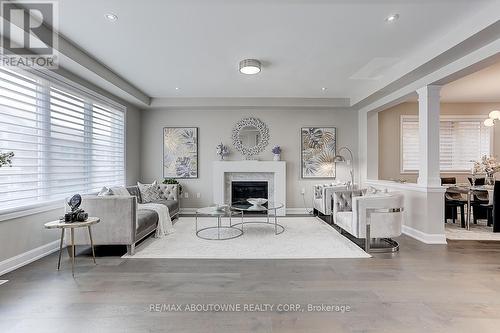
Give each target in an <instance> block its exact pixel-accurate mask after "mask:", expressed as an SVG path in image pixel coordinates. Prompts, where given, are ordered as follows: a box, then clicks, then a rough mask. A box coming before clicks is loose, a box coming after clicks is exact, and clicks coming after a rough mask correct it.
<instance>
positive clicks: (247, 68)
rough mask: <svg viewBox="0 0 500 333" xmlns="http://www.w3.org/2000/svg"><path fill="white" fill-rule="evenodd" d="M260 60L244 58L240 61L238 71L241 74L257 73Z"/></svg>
mask: <svg viewBox="0 0 500 333" xmlns="http://www.w3.org/2000/svg"><path fill="white" fill-rule="evenodd" d="M260 66H261V65H260V61H258V60H256V59H245V60H242V61H240V73H242V74H248V75H252V74H257V73H259V72H260Z"/></svg>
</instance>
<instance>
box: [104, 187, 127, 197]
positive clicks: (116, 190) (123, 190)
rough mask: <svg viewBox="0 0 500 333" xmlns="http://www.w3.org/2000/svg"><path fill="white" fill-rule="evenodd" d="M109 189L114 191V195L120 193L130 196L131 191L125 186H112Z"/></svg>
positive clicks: (123, 195)
mask: <svg viewBox="0 0 500 333" xmlns="http://www.w3.org/2000/svg"><path fill="white" fill-rule="evenodd" d="M109 189H110V190H111V191H113V195H119V196H122V197H129V196H130V193H128V191H127V189H126V188H125V186H117V187H110V188H109Z"/></svg>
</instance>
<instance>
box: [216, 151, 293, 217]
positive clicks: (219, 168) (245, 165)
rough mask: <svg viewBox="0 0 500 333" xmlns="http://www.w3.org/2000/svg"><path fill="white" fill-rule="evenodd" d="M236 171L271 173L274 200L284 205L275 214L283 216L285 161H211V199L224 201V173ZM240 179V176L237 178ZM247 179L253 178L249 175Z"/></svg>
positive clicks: (241, 172) (238, 172)
mask: <svg viewBox="0 0 500 333" xmlns="http://www.w3.org/2000/svg"><path fill="white" fill-rule="evenodd" d="M228 173H236V174H245V173H249V174H251V173H254V174H255V173H268V174H269V173H271V174H273V175H274V177H273V191H274V192H273V198H274V201H276V202H279V203H283V204H284V205H285V206H284V207H283V208H281V209H279V210H278V212H277V214H278V215H280V216H284V215H285V212H286V162H285V161H215V162H213V201H214V203H223V202H224V201H225V191H226V186H225V183H226V174H228ZM239 179H240V180H241V179H242V178H239ZM249 179H254V178H253V177H249Z"/></svg>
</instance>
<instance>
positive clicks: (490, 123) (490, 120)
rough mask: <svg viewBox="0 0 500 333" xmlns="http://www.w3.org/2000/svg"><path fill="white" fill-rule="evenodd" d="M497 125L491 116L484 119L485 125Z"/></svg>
mask: <svg viewBox="0 0 500 333" xmlns="http://www.w3.org/2000/svg"><path fill="white" fill-rule="evenodd" d="M493 125H495V121H494V120H493V119H491V118H488V119H486V120H485V121H484V126H487V127H491V126H493Z"/></svg>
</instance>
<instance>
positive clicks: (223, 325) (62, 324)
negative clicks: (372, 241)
mask: <svg viewBox="0 0 500 333" xmlns="http://www.w3.org/2000/svg"><path fill="white" fill-rule="evenodd" d="M399 242H400V244H401V251H400V252H399V253H398V254H395V255H393V256H392V255H376V257H374V258H371V259H330V260H322V259H320V260H318V259H316V260H309V259H307V260H306V259H305V260H172V259H121V258H120V257H119V256H102V254H101V256H100V257H98V261H97V263H98V265H97V266H94V265H93V263H92V260H91V259H90V257H88V256H86V255H80V256H78V257H77V267H76V277H75V279H73V278H72V276H71V266H70V263H69V261H68V258H67V254H66V253H64V260H63V267H62V270H61V271H60V272H57V271H56V264H57V254H53V255H51V256H48V257H46V258H43V259H41V260H39V261H37V262H34V263H32V264H30V265H28V266H25V267H23V268H21V269H18V270H16V271H14V272H11V273H9V274H6V275H4V276H2V277H1V279H5V280H9V281H8V282H7V283H4V284H3V285H0V332H164V331H171V332H405V333H406V332H481V333H482V332H498V331H499V330H500V242H497V243H495V242H476V241H453V242H450V243H449V244H448V245H447V246H444V245H434V246H430V245H424V244H421V243H419V242H417V241H415V240H413V239H410V238H407V237H401V238H400V239H399ZM152 303H153V304H154V303H159V304H162V303H164V304H182V305H184V304H198V303H202V304H209V303H218V304H221V303H226V304H227V303H231V304H235V303H239V304H242V305H241V306H243V304H250V303H259V304H263V303H267V304H273V305H274V306H275V309H274V310H273V311H267V312H208V313H207V312H199V313H194V312H173V311H171V312H151V311H150V306H151V304H152ZM279 304H301V306H302V308H301V309H304V310H305V311H304V312H283V311H281V312H280V311H276V307H277V306H278V305H279ZM307 304H338V305H348V306H349V307H350V311H349V312H308V311H307V309H306V308H305V306H307Z"/></svg>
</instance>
